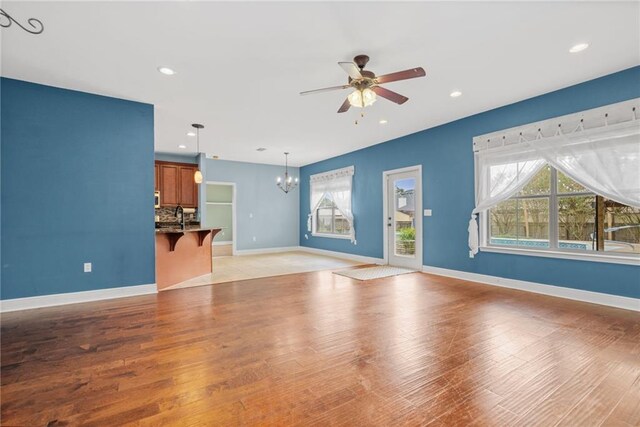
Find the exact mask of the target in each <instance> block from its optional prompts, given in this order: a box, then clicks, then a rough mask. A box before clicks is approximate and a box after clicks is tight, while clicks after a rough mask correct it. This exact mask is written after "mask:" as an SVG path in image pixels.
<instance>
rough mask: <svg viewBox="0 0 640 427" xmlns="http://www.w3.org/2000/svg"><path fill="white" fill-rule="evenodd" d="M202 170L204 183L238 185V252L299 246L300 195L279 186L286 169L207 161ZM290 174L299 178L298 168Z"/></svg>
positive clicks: (255, 164)
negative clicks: (278, 183)
mask: <svg viewBox="0 0 640 427" xmlns="http://www.w3.org/2000/svg"><path fill="white" fill-rule="evenodd" d="M202 169H203V174H204V176H205V181H222V182H235V183H236V221H237V224H236V236H235V237H234V239H235V241H236V249H238V250H247V249H262V248H280V247H289V246H298V228H299V227H298V224H299V217H298V210H299V207H300V193H299V188H297V189H295V190H293V191H291V192H289V194H285V193H283V192H282V191H281V190H280V189H279V188H278V187H276V177H277V176H278V175H280V176H282V174H283V172H284V167H283V166H273V165H263V164H257V163H244V162H232V161H226V160H211V159H206V160H204V168H202ZM289 171H290V173H292V174H293V176H299V172H300V171H299V169H298V168H292V167H290V168H289ZM202 193H204V191H203V192H202ZM250 214H252V215H253V217H250ZM254 236H255V237H256V241H255V242H254V241H253V237H254Z"/></svg>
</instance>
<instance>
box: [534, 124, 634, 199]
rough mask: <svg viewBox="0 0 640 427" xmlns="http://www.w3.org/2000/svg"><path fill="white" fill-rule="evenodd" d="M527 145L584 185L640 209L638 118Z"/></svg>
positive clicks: (599, 193) (608, 197) (595, 191)
mask: <svg viewBox="0 0 640 427" xmlns="http://www.w3.org/2000/svg"><path fill="white" fill-rule="evenodd" d="M527 144H529V146H530V147H532V148H533V149H535V150H536V152H537V153H539V155H540V157H542V158H543V159H544V160H545V161H547V162H549V164H550V165H551V166H553V167H554V168H556V169H558V170H559V171H561V172H562V173H564V174H565V175H567V176H568V177H570V178H572V179H573V180H574V181H576V182H577V183H579V184H581V185H582V186H584V187H585V188H587V189H589V190H591V191H593V192H594V193H596V194H598V195H600V196H604V197H606V198H607V199H611V200H615V201H616V202H619V203H623V204H625V205H629V206H633V207H637V208H640V120H634V121H631V122H625V123H619V124H615V125H610V126H604V127H602V128H597V129H590V130H584V131H576V132H573V133H570V134H566V135H563V134H559V135H557V136H554V137H551V138H545V139H539V140H535V141H528V142H527Z"/></svg>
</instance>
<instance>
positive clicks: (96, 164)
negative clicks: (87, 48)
mask: <svg viewBox="0 0 640 427" xmlns="http://www.w3.org/2000/svg"><path fill="white" fill-rule="evenodd" d="M0 84H1V93H2V105H1V107H2V111H1V120H2V131H1V137H2V144H1V150H2V156H1V157H2V159H1V161H2V173H1V175H2V176H1V179H2V181H1V182H2V220H1V222H2V263H1V265H2V271H1V275H2V283H1V286H0V294H1V295H0V297H1V298H2V299H10V298H19V297H29V296H36V295H47V294H57V293H65V292H76V291H86V290H94V289H104V288H113V287H120V286H131V285H140V284H149V283H154V282H155V249H154V245H155V242H154V223H153V220H152V218H153V214H154V209H153V186H154V182H153V171H154V169H153V160H154V153H153V106H152V105H148V104H140V103H137V102H130V101H124V100H121V99H114V98H108V97H104V96H97V95H91V94H88V93H81V92H76V91H71V90H65V89H58V88H53V87H49V86H42V85H38V84H33V83H27V82H23V81H18V80H12V79H5V78H3V79H2V80H1V81H0ZM84 262H91V263H93V272H92V273H84V272H83V263H84Z"/></svg>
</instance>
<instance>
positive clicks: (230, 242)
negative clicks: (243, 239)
mask: <svg viewBox="0 0 640 427" xmlns="http://www.w3.org/2000/svg"><path fill="white" fill-rule="evenodd" d="M211 244H212V245H213V246H229V245H233V240H220V241H215V242H213V243H211Z"/></svg>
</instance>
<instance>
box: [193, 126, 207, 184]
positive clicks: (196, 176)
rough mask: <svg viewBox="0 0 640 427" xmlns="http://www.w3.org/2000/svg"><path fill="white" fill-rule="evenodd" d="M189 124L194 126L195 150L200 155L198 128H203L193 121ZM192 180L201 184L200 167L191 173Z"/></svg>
mask: <svg viewBox="0 0 640 427" xmlns="http://www.w3.org/2000/svg"><path fill="white" fill-rule="evenodd" d="M191 126H193V127H194V128H196V151H197V153H198V155H200V129H204V126H203V125H201V124H200V123H194V124H192V125H191ZM193 180H194V181H195V182H196V184H202V172H200V169H197V170H196V172H195V173H194V174H193Z"/></svg>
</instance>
